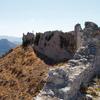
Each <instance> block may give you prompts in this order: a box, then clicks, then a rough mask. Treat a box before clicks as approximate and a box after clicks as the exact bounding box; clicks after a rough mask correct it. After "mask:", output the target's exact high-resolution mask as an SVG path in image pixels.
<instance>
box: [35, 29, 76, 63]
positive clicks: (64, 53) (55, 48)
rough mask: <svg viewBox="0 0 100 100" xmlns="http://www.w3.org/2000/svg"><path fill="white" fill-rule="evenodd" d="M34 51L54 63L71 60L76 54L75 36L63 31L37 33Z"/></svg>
mask: <svg viewBox="0 0 100 100" xmlns="http://www.w3.org/2000/svg"><path fill="white" fill-rule="evenodd" d="M34 49H35V50H36V51H38V52H40V53H42V54H44V55H46V56H47V57H49V58H51V59H53V60H54V61H62V60H66V59H71V58H72V57H73V54H74V52H75V39H74V34H71V33H64V32H62V31H48V32H45V33H44V34H42V33H37V34H36V38H35V42H34Z"/></svg>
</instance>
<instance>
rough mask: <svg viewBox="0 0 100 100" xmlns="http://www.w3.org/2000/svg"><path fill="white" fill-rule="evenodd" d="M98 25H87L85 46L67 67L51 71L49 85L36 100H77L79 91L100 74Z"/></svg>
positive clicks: (47, 84)
mask: <svg viewBox="0 0 100 100" xmlns="http://www.w3.org/2000/svg"><path fill="white" fill-rule="evenodd" d="M96 32H97V25H96V24H94V23H90V22H87V23H85V29H84V34H83V37H84V41H83V43H84V45H83V47H82V46H81V47H80V49H78V51H77V52H76V53H75V55H74V58H73V59H71V60H69V61H68V63H67V64H66V65H63V66H61V67H60V68H57V69H54V70H51V71H50V72H49V74H48V79H47V83H46V84H45V86H44V88H43V89H42V90H41V92H40V94H39V95H38V96H37V97H36V98H35V99H36V100H75V99H77V96H78V95H79V89H80V87H82V86H85V85H86V84H87V82H89V81H90V79H91V78H92V77H93V76H94V75H96V74H97V73H99V72H100V33H99V34H98V35H97V36H94V35H95V33H96Z"/></svg>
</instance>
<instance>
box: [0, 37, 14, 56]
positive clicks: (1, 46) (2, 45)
mask: <svg viewBox="0 0 100 100" xmlns="http://www.w3.org/2000/svg"><path fill="white" fill-rule="evenodd" d="M14 47H16V45H15V44H14V43H12V42H10V41H8V40H7V39H1V40H0V56H1V55H2V54H5V53H6V52H8V51H9V50H10V49H11V48H14Z"/></svg>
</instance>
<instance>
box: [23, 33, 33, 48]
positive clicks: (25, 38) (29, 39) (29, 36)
mask: <svg viewBox="0 0 100 100" xmlns="http://www.w3.org/2000/svg"><path fill="white" fill-rule="evenodd" d="M22 40H23V43H22V45H23V46H27V45H32V44H34V34H33V33H30V32H28V33H27V35H25V34H24V33H23V38H22Z"/></svg>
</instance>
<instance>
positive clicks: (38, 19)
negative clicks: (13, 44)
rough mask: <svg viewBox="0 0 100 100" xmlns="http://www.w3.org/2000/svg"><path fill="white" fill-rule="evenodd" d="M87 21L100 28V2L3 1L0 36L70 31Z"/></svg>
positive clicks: (61, 0) (79, 0) (0, 8)
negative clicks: (32, 32) (76, 25)
mask: <svg viewBox="0 0 100 100" xmlns="http://www.w3.org/2000/svg"><path fill="white" fill-rule="evenodd" d="M85 21H93V22H95V23H97V24H98V25H100V0H0V35H10V36H18V37H19V36H22V33H23V32H24V33H26V32H28V31H29V32H31V31H32V30H34V32H44V31H48V30H62V31H71V30H73V28H74V25H75V24H76V23H80V24H82V27H84V22H85Z"/></svg>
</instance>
